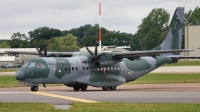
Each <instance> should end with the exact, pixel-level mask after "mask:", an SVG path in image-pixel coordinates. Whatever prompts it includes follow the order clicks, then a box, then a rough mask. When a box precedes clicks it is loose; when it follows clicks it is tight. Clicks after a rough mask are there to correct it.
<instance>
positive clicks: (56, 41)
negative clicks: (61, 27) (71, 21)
mask: <svg viewBox="0 0 200 112" xmlns="http://www.w3.org/2000/svg"><path fill="white" fill-rule="evenodd" d="M47 49H48V51H57V52H64V51H76V50H78V49H79V47H78V46H77V37H75V36H73V35H72V34H68V35H67V36H63V37H55V38H52V39H50V41H49V43H48V47H47Z"/></svg>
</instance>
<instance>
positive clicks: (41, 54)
mask: <svg viewBox="0 0 200 112" xmlns="http://www.w3.org/2000/svg"><path fill="white" fill-rule="evenodd" d="M35 48H36V49H37V51H38V53H39V54H40V56H44V54H43V53H42V52H41V51H40V50H39V49H38V47H37V44H35Z"/></svg>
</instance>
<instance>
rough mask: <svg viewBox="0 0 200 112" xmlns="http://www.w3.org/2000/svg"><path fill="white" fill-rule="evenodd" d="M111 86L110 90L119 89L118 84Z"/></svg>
mask: <svg viewBox="0 0 200 112" xmlns="http://www.w3.org/2000/svg"><path fill="white" fill-rule="evenodd" d="M109 88H110V90H116V89H117V87H116V86H110V87H109Z"/></svg>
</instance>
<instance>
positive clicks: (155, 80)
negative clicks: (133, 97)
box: [0, 73, 200, 87]
mask: <svg viewBox="0 0 200 112" xmlns="http://www.w3.org/2000/svg"><path fill="white" fill-rule="evenodd" d="M164 83H200V73H191V74H188V73H187V74H175V73H172V74H171V73H170V74H161V73H149V74H146V75H145V76H143V77H141V78H139V79H137V80H136V81H132V82H129V83H125V84H164ZM56 85H57V84H55V85H48V86H56ZM17 86H22V85H18V81H17V80H15V77H14V76H0V87H17Z"/></svg>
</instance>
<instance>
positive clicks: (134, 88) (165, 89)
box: [0, 83, 200, 105]
mask: <svg viewBox="0 0 200 112" xmlns="http://www.w3.org/2000/svg"><path fill="white" fill-rule="evenodd" d="M0 102H44V103H51V104H54V105H66V104H69V103H72V102H90V103H95V102H132V103H152V102H153V103H166V102H168V103H200V83H182V84H136V85H121V86H118V88H117V90H116V91H102V90H101V88H94V87H88V91H78V92H75V91H73V90H72V88H68V87H66V86H56V87H47V88H43V87H40V88H39V91H38V92H30V87H18V88H0Z"/></svg>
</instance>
